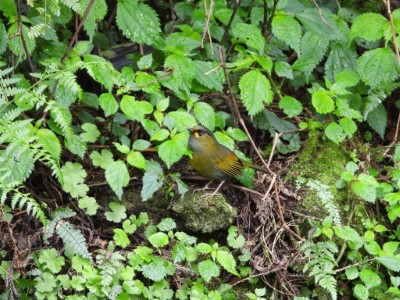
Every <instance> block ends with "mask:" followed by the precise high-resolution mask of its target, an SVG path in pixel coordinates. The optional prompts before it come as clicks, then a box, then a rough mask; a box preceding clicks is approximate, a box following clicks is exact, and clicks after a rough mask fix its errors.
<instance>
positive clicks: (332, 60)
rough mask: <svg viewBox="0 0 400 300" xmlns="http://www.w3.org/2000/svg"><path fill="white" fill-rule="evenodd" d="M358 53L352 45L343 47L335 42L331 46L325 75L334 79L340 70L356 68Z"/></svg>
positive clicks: (331, 79)
mask: <svg viewBox="0 0 400 300" xmlns="http://www.w3.org/2000/svg"><path fill="white" fill-rule="evenodd" d="M356 58H357V53H356V51H355V50H354V49H351V48H350V47H343V46H342V45H341V44H339V43H338V44H333V45H331V47H330V51H329V55H328V59H327V60H326V63H325V66H324V69H325V76H326V78H328V79H329V80H330V81H332V82H333V81H334V79H335V77H336V75H337V74H338V73H339V72H342V71H346V70H353V71H354V70H355V69H356Z"/></svg>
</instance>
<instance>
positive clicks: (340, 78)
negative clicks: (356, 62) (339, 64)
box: [335, 70, 360, 87]
mask: <svg viewBox="0 0 400 300" xmlns="http://www.w3.org/2000/svg"><path fill="white" fill-rule="evenodd" d="M359 81H360V78H358V74H357V73H356V72H354V71H351V70H346V71H342V72H340V73H338V74H337V75H336V77H335V84H337V85H339V86H341V87H352V86H356V85H357V84H358V83H359Z"/></svg>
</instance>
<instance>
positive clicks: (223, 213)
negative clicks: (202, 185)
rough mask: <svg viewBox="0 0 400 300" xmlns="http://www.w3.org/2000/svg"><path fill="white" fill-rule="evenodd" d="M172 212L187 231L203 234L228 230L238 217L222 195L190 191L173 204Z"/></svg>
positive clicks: (234, 209)
mask: <svg viewBox="0 0 400 300" xmlns="http://www.w3.org/2000/svg"><path fill="white" fill-rule="evenodd" d="M172 210H173V211H174V212H175V214H176V215H177V217H178V218H179V219H180V220H181V221H182V225H183V226H184V227H185V228H186V229H188V230H190V231H195V232H202V233H209V232H213V231H216V230H220V229H226V228H228V227H229V226H230V225H231V224H232V222H233V220H234V219H235V217H236V216H237V210H236V208H235V207H233V206H231V205H230V204H229V203H228V202H227V200H226V199H225V197H224V196H223V195H222V194H216V195H215V196H211V195H210V194H209V192H198V193H192V192H191V191H189V192H187V193H186V194H185V196H184V197H183V198H181V199H179V200H177V201H175V202H174V203H173V205H172Z"/></svg>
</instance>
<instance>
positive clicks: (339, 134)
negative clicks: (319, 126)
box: [325, 122, 346, 144]
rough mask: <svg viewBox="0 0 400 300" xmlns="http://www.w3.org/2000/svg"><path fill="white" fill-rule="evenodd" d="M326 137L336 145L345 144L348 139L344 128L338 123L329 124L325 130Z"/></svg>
mask: <svg viewBox="0 0 400 300" xmlns="http://www.w3.org/2000/svg"><path fill="white" fill-rule="evenodd" d="M325 135H326V137H327V138H328V139H330V140H331V141H332V142H335V143H336V144H339V143H341V142H343V141H344V139H345V138H346V134H345V133H344V131H343V128H342V127H341V126H340V125H339V124H338V123H336V122H331V123H329V125H328V126H327V127H326V128H325Z"/></svg>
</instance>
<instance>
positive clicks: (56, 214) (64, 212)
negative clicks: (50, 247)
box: [43, 208, 76, 243]
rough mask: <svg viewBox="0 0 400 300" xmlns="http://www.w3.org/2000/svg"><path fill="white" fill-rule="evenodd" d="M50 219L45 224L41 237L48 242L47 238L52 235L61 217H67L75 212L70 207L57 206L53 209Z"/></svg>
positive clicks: (72, 215) (74, 214)
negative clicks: (57, 207) (44, 230)
mask: <svg viewBox="0 0 400 300" xmlns="http://www.w3.org/2000/svg"><path fill="white" fill-rule="evenodd" d="M51 215H52V218H53V219H52V220H51V221H50V222H49V223H48V224H47V226H46V232H45V233H44V234H43V239H44V241H45V242H46V243H48V241H49V238H51V237H52V236H53V235H54V230H55V228H56V225H57V223H58V222H60V221H61V220H62V219H68V218H72V217H74V216H76V213H75V212H74V211H73V210H72V209H70V208H59V209H56V210H54V211H53V212H52V213H51Z"/></svg>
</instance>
